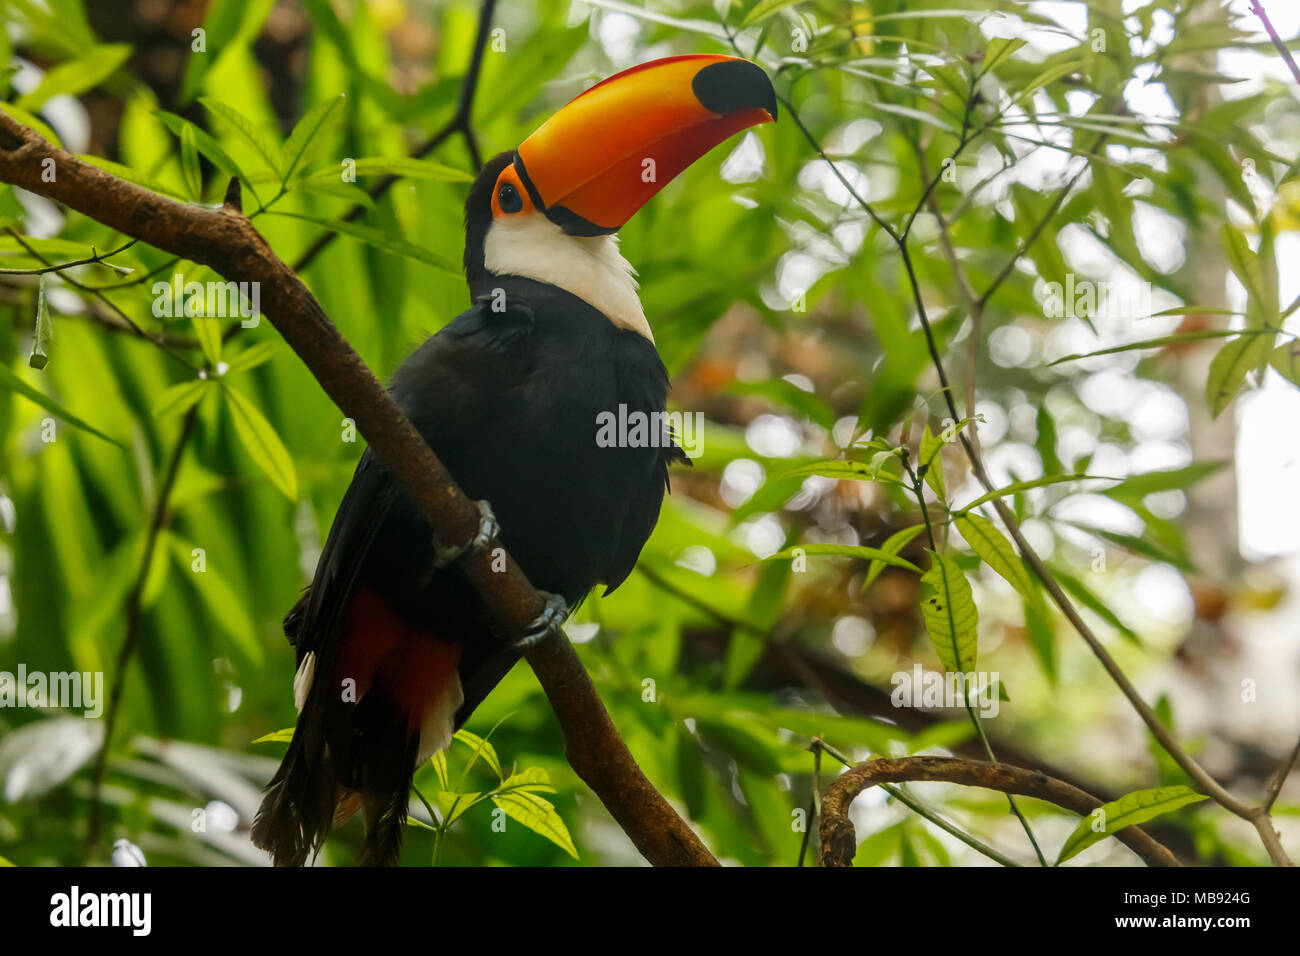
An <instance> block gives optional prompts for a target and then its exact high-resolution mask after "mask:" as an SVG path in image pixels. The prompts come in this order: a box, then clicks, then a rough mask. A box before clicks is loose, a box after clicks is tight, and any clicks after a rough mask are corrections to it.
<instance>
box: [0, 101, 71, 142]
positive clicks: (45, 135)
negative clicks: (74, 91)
mask: <svg viewBox="0 0 1300 956" xmlns="http://www.w3.org/2000/svg"><path fill="white" fill-rule="evenodd" d="M0 110H4V112H6V113H8V114H9V115H10V117H12V118H13V119H15V120H17V121H18V122H19V123H22V124H23V125H24V126H30V127H31V128H32V129H34V130H36V132H38V133H40V134H41V138H42V139H44V140H45V141H46V142H49V143H53V144H54V145H55V146H57V147H59V148H60V149H62V148H63V140H61V139H59V136H58V134H57V133H55V132H54V130H53V129H51V128H50V126H49V125H47V124H46V123H45V121H44V120H42V119H41V118H40V117H39V116H37V115H36V114H35V113H32V112H29V111H28V110H25V109H23V108H22V107H21V106H18V105H17V104H16V103H0Z"/></svg>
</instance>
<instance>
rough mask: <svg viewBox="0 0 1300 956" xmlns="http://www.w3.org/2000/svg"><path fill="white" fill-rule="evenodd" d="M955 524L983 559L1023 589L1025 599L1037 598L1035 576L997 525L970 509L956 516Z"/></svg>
mask: <svg viewBox="0 0 1300 956" xmlns="http://www.w3.org/2000/svg"><path fill="white" fill-rule="evenodd" d="M953 523H954V524H955V525H956V526H957V530H958V531H960V532H961V536H962V537H963V538H965V539H966V542H967V543H968V544H969V545H970V546H971V550H973V551H974V552H975V553H976V554H977V555H979V557H980V560H982V561H983V562H984V563H985V564H987V565H988V566H989V567H990V568H992V569H993V570H994V571H996V572H997V573H998V574H999V575H1000V576H1001V577H1002V578H1003V579H1004V580H1005V581H1006V582H1007V583H1008V584H1010V585H1011V586H1012V587H1013V588H1015V589H1016V590H1017V591H1018V592H1020V596H1021V597H1023V598H1024V599H1025V600H1026V601H1033V600H1035V598H1036V596H1037V594H1038V588H1037V587H1036V585H1035V582H1034V578H1033V577H1032V576H1031V575H1030V573H1029V569H1028V568H1026V567H1025V563H1024V562H1023V561H1022V560H1020V555H1018V554H1016V549H1015V548H1013V547H1012V546H1011V542H1010V541H1008V540H1007V539H1006V536H1005V535H1003V533H1002V532H1001V531H999V530H998V528H997V525H995V524H994V523H993V522H992V521H990V520H989V519H988V518H985V517H984V516H982V515H978V514H973V513H969V512H968V513H966V514H964V515H962V516H961V517H959V518H956V519H955V520H954V521H953Z"/></svg>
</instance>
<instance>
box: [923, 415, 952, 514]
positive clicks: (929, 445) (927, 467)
mask: <svg viewBox="0 0 1300 956" xmlns="http://www.w3.org/2000/svg"><path fill="white" fill-rule="evenodd" d="M943 445H944V443H943V440H942V439H939V438H936V437H935V436H934V435H933V434H932V433H931V432H930V426H929V425H926V426H925V431H923V432H921V444H920V447H919V449H918V450H917V457H918V461H917V471H918V473H919V475H920V476H921V477H922V478H924V479H925V483H926V484H927V485H929V486H930V487H931V488H932V489H934V493H935V494H936V495H938V496H939V500H940V501H945V500H947V497H948V492H947V491H946V490H945V488H944V482H943Z"/></svg>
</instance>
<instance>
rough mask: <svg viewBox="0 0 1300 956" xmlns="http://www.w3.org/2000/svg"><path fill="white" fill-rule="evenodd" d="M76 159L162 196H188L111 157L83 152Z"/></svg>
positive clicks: (184, 197) (180, 197)
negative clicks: (105, 157) (106, 157)
mask: <svg viewBox="0 0 1300 956" xmlns="http://www.w3.org/2000/svg"><path fill="white" fill-rule="evenodd" d="M77 159H79V160H81V161H82V162H83V163H87V164H89V165H91V166H97V167H99V168H100V169H102V170H103V171H104V172H106V173H112V174H113V175H114V176H116V177H117V178H118V179H125V180H126V181H127V182H128V183H135V184H136V185H137V186H143V187H144V188H145V189H147V190H149V191H150V192H155V193H159V194H161V195H163V196H172V197H173V198H176V199H187V198H189V197H187V196H185V195H184V194H183V193H181V192H179V191H177V190H175V189H172V188H171V187H170V186H167V185H165V184H163V183H161V182H159V181H158V180H156V179H154V178H153V177H152V176H147V175H145V174H144V173H141V172H137V171H136V170H134V169H132V168H131V167H130V166H123V165H122V164H121V163H115V162H113V161H112V160H111V159H104V157H102V156H90V155H88V154H85V153H83V154H82V155H80V156H78V157H77Z"/></svg>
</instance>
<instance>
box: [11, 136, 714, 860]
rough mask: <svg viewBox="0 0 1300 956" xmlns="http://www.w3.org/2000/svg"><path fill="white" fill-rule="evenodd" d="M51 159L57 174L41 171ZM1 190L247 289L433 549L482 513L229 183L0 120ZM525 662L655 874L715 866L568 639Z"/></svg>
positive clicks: (491, 602)
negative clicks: (111, 163)
mask: <svg viewBox="0 0 1300 956" xmlns="http://www.w3.org/2000/svg"><path fill="white" fill-rule="evenodd" d="M47 161H52V162H53V169H54V172H55V175H54V177H53V181H52V182H46V181H45V178H46V177H43V176H42V172H43V171H44V170H45V169H47V168H49V167H48V164H47ZM0 181H3V182H7V183H10V184H12V185H15V186H18V187H20V188H23V189H26V190H28V191H30V192H33V193H36V194H38V195H41V196H44V197H46V198H48V199H52V200H55V201H57V202H60V203H63V204H64V205H66V206H68V207H70V208H72V209H75V210H77V211H78V212H80V213H82V214H84V215H86V216H89V217H90V218H92V219H94V220H96V221H97V222H100V223H102V224H104V225H106V226H109V227H110V228H112V229H116V230H117V231H119V232H121V233H123V234H124V235H127V236H131V237H133V238H136V239H139V240H141V241H143V242H146V243H148V244H149V245H152V246H154V247H155V248H158V249H161V250H163V251H166V252H170V253H172V254H174V255H177V256H179V257H181V258H182V259H187V260H190V261H192V262H195V263H198V264H200V265H206V266H208V267H210V268H212V269H213V270H214V271H216V272H217V273H218V274H220V275H221V276H223V277H224V278H225V279H227V280H229V281H235V282H257V283H258V284H259V287H260V290H261V302H262V308H263V313H264V314H265V315H266V317H267V319H268V320H269V321H270V322H271V324H272V325H274V326H275V328H276V329H277V330H278V331H279V332H280V334H281V335H282V336H283V337H284V339H285V341H286V342H288V343H289V345H290V347H291V348H293V350H294V352H296V353H297V354H298V357H299V358H300V359H302V361H303V363H304V364H305V365H306V366H307V368H308V369H309V370H310V371H311V373H312V375H313V376H314V377H315V378H316V380H317V382H318V383H319V384H320V385H321V387H322V388H323V389H324V390H325V392H326V394H328V395H329V397H330V398H331V399H332V400H333V401H334V403H335V404H336V405H337V406H338V407H339V409H340V410H342V412H343V413H344V414H345V415H347V416H348V417H350V418H352V419H353V420H354V421H355V422H356V424H357V428H358V430H359V431H360V432H361V434H362V435H363V436H365V438H366V440H367V442H368V443H369V445H370V447H371V448H372V449H373V450H374V452H375V454H376V455H378V456H379V458H380V460H381V461H383V462H384V464H385V465H386V466H387V467H388V469H389V470H390V471H391V472H392V474H393V476H394V478H396V479H397V481H398V482H399V483H400V484H401V486H402V488H403V489H404V490H405V491H406V493H407V494H408V495H409V496H410V497H411V500H412V501H413V502H414V503H415V505H416V506H417V507H418V508H419V510H420V513H421V514H422V515H423V516H424V518H425V519H426V520H427V521H428V522H429V524H430V525H431V526H432V527H433V528H434V529H436V531H437V534H438V538H439V539H440V540H442V541H448V542H460V541H469V540H470V539H471V538H472V537H473V536H474V534H475V533H476V530H477V527H478V511H477V510H476V508H475V507H474V505H473V503H472V502H471V501H470V500H469V499H468V498H467V497H466V496H465V494H464V493H463V492H462V491H461V490H460V488H459V487H458V486H457V485H456V482H455V480H454V479H453V478H452V476H451V475H450V474H448V473H447V470H446V469H445V468H444V467H443V466H442V463H441V462H439V461H438V459H437V457H436V456H435V455H434V454H433V452H432V451H431V450H430V448H429V446H428V445H426V444H425V442H424V439H423V438H422V437H421V436H420V433H419V432H418V431H416V429H415V427H414V426H413V425H412V424H411V422H410V420H409V419H407V417H406V415H405V414H403V412H402V410H401V409H400V408H398V406H397V405H396V403H395V402H394V401H393V400H392V397H391V396H390V395H389V394H388V392H387V390H386V389H384V387H383V386H382V385H381V384H380V383H379V381H378V380H377V379H376V378H375V376H374V374H373V373H372V372H371V371H370V369H369V368H367V367H366V365H365V363H364V362H363V361H362V360H361V357H360V356H358V355H357V353H356V352H355V351H354V350H353V349H352V346H351V345H349V344H348V342H347V340H346V339H344V338H343V336H342V335H341V334H340V333H339V331H338V329H337V328H336V327H335V326H334V324H333V323H332V322H331V321H330V319H329V316H328V315H326V313H325V310H324V309H323V308H322V307H321V305H320V303H319V302H318V301H316V298H315V297H314V296H313V295H312V294H311V292H310V291H309V290H308V289H307V287H306V286H305V285H304V284H303V282H302V280H301V279H299V278H298V276H297V274H296V273H295V272H294V271H293V270H291V269H290V268H289V267H288V266H287V265H286V264H285V263H284V262H283V261H281V259H280V258H279V257H278V256H277V255H276V254H275V252H274V250H272V249H271V247H270V246H269V245H268V244H267V242H266V240H265V239H264V238H263V237H262V235H261V234H260V233H259V232H258V231H257V229H256V228H255V227H254V226H253V225H252V223H250V222H249V220H248V218H247V217H246V216H244V214H243V212H242V209H241V205H240V202H239V185H238V181H237V180H233V181H232V182H231V188H230V190H229V192H228V193H227V201H226V203H225V204H224V205H223V206H222V207H220V208H217V209H211V208H207V207H202V206H192V205H185V204H182V203H179V202H175V201H173V200H170V199H167V198H165V197H162V196H159V195H157V194H155V193H151V192H149V191H147V190H145V189H143V188H141V187H139V186H136V185H134V184H132V183H128V182H126V181H124V180H121V179H118V178H117V177H115V176H113V175H111V174H110V173H107V172H105V171H104V170H101V169H99V168H97V167H94V166H91V165H89V164H87V163H83V162H81V161H80V160H79V159H77V158H76V157H75V156H73V155H71V154H70V153H67V152H64V151H63V150H61V149H57V148H55V147H54V146H52V145H51V144H50V143H48V142H46V141H45V140H44V139H42V138H41V137H40V136H39V135H37V134H36V133H35V132H34V131H32V130H31V129H28V128H27V127H25V126H23V125H21V124H20V123H17V122H15V121H14V120H13V119H12V118H11V117H9V116H8V115H6V114H4V113H2V112H0ZM492 563H493V562H492V556H491V555H490V554H487V553H482V552H479V553H476V554H471V555H467V556H466V558H465V559H464V561H463V567H464V570H465V573H466V575H467V577H468V578H469V579H470V581H471V582H472V584H473V586H474V588H475V589H476V590H477V591H478V593H479V594H480V595H481V596H482V597H483V599H484V602H485V603H486V605H487V606H488V608H489V609H490V610H491V612H492V613H493V615H494V617H495V618H496V619H497V621H498V622H499V623H500V624H501V626H502V627H503V628H504V629H505V630H506V632H507V633H511V634H522V633H523V632H524V630H525V628H526V627H527V625H528V624H529V622H531V621H532V620H533V619H534V618H535V617H536V616H537V615H538V614H539V613H540V612H541V610H542V607H543V602H542V599H541V598H540V597H539V596H538V593H537V591H536V590H535V589H534V588H533V586H532V585H531V584H530V583H529V582H528V579H527V578H526V577H525V576H524V573H523V571H521V570H520V568H519V566H518V565H517V564H515V562H514V561H513V560H512V559H509V558H508V557H507V560H506V567H505V570H504V571H502V572H494V571H493V569H492ZM525 657H526V658H527V660H528V663H529V664H530V665H531V666H532V668H533V670H534V672H535V673H536V675H537V678H538V680H539V682H540V683H541V685H542V687H543V689H544V690H545V691H546V695H547V698H548V699H549V700H550V702H551V706H552V707H553V708H554V710H555V714H556V717H557V719H558V720H559V722H560V726H561V728H562V730H563V732H564V737H565V746H566V754H567V756H568V758H569V761H570V763H571V764H572V765H573V768H574V770H575V771H577V773H578V775H579V776H580V777H581V778H582V779H583V780H584V781H585V782H586V783H587V785H588V786H589V787H591V789H592V790H593V791H594V792H595V793H596V795H597V796H598V797H599V798H600V800H601V802H602V803H603V804H604V805H605V807H606V808H607V809H608V810H609V811H610V813H611V815H612V816H613V817H614V819H615V820H617V821H618V823H619V825H620V826H622V827H623V829H624V831H625V832H626V833H627V834H628V836H629V837H630V838H631V839H632V842H633V843H634V844H635V845H636V847H637V849H638V850H640V851H641V853H642V854H643V855H644V856H645V858H646V859H647V860H648V861H649V862H651V863H653V864H655V865H678V866H689V865H696V866H702V865H713V866H716V865H717V860H716V859H715V858H714V856H713V855H712V854H711V853H710V852H709V850H708V848H707V847H705V845H704V844H703V843H702V842H701V841H700V839H699V837H697V836H696V835H695V833H694V831H693V830H691V828H690V827H689V826H688V825H687V824H686V822H685V821H683V820H682V819H681V817H680V816H678V814H677V813H676V812H675V811H674V810H673V808H672V807H671V806H669V804H668V802H667V801H666V800H665V799H664V798H663V796H662V795H661V794H660V793H659V792H658V791H657V790H655V788H654V786H653V785H652V784H651V783H650V781H649V780H647V779H646V777H645V775H644V774H643V773H642V772H641V769H640V767H638V766H637V764H636V761H635V759H634V758H633V757H632V754H631V753H630V752H629V751H628V749H627V746H626V744H624V742H623V740H622V738H621V737H620V736H619V734H618V732H617V730H616V729H615V727H614V725H613V722H612V721H611V720H610V717H609V714H608V712H607V711H606V710H605V707H604V704H603V703H602V702H601V700H600V697H599V696H598V694H597V693H596V689H595V687H594V685H593V684H592V682H591V678H590V676H589V675H588V674H587V672H586V670H585V668H583V666H582V663H581V661H580V660H579V659H578V656H577V654H576V653H575V652H574V650H573V647H572V646H571V645H570V644H569V642H568V641H567V640H550V641H543V642H542V643H540V644H538V645H535V646H534V647H532V648H531V649H529V650H528V651H527V652H526V654H525Z"/></svg>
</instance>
